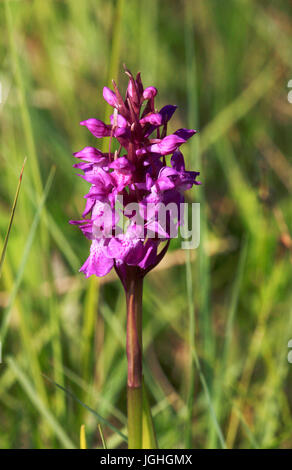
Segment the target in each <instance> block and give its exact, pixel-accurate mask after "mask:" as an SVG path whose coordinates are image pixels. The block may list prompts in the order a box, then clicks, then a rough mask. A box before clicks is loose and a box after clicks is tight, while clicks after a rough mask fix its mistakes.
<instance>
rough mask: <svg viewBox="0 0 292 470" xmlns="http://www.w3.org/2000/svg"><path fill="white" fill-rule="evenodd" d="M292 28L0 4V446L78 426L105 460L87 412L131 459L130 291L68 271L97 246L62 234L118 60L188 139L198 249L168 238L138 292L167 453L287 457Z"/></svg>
mask: <svg viewBox="0 0 292 470" xmlns="http://www.w3.org/2000/svg"><path fill="white" fill-rule="evenodd" d="M291 18H292V6H291V2H287V1H284V0H282V1H281V0H278V1H277V2H272V1H247V0H245V1H244V0H235V1H232V2H231V1H230V0H197V1H191V0H185V1H183V0H140V1H137V0H136V1H135V0H127V1H123V0H118V1H112V0H82V1H77V0H59V1H58V0H48V1H42V0H34V1H33V0H31V1H29V0H27V1H25V0H18V1H17V0H10V1H9V0H8V1H3V0H2V1H1V2H0V26H1V40H0V59H1V69H0V83H1V103H0V133H1V139H0V171H1V180H0V181H1V184H0V248H1V245H3V240H4V237H5V233H6V231H7V226H8V222H9V217H10V210H11V206H12V203H13V198H14V194H15V191H16V186H17V183H18V177H19V173H20V169H21V166H22V163H23V160H24V157H25V156H27V164H26V167H25V170H24V177H23V182H22V187H21V192H20V197H19V201H18V206H17V209H16V215H15V219H14V223H13V227H12V231H11V237H10V240H9V243H8V250H7V256H6V259H5V263H4V267H3V272H2V276H1V279H0V309H1V318H0V321H1V323H0V335H1V341H2V364H1V366H0V401H1V405H0V420H1V433H0V447H1V448H18V447H21V448H31V447H33V448H69V447H74V446H75V447H79V431H80V426H81V424H85V425H86V435H87V442H88V446H89V447H101V445H102V444H101V439H100V435H99V432H98V429H97V424H98V416H97V415H96V414H94V413H93V411H92V410H94V412H95V413H98V414H99V415H101V416H102V417H103V418H104V421H102V422H101V424H102V430H103V433H104V436H105V439H106V441H107V445H108V447H109V448H114V447H125V445H126V443H125V441H124V440H123V436H124V434H125V433H126V402H125V387H126V356H125V306H124V296H123V292H122V288H121V286H120V283H119V282H118V281H117V280H116V278H115V277H114V276H112V277H111V276H108V277H107V278H105V279H103V280H102V282H99V280H98V279H91V280H89V281H88V280H87V281H86V280H85V279H84V277H83V275H82V274H80V273H79V272H78V269H79V267H80V266H81V264H82V263H83V262H84V260H85V259H86V257H87V253H88V249H89V244H88V241H87V240H86V239H85V238H84V237H83V236H82V234H81V233H80V232H79V231H78V230H77V229H76V228H74V227H72V226H70V225H69V224H68V220H69V219H72V218H73V219H76V218H78V217H79V214H80V213H81V212H82V210H83V206H84V199H83V194H84V193H85V192H86V189H87V186H88V185H87V183H85V182H84V181H82V180H81V179H80V178H77V177H76V176H75V171H74V170H73V169H72V164H73V158H72V157H71V154H72V152H73V151H77V150H79V149H81V148H82V147H83V146H85V145H92V144H95V140H94V138H93V137H92V136H91V135H90V134H89V133H88V132H87V131H86V129H84V128H82V127H80V126H79V121H81V120H84V119H87V118H89V117H97V118H101V119H103V118H104V116H105V115H107V114H108V112H109V111H108V110H106V106H105V102H104V101H103V99H102V88H103V86H104V85H106V84H109V83H110V79H111V78H115V80H116V81H117V82H118V84H119V85H120V87H121V88H122V89H123V87H124V86H125V84H126V77H125V75H124V73H123V69H122V64H123V63H126V65H127V67H128V68H129V69H130V70H132V72H133V73H136V72H137V71H138V70H139V71H141V73H142V79H143V82H144V85H145V86H150V85H155V86H156V87H157V88H158V90H159V94H158V98H157V104H158V106H159V107H160V106H163V105H165V104H168V103H171V104H176V105H178V106H179V108H178V111H177V113H176V115H175V118H174V119H173V121H174V122H173V123H172V124H171V130H175V129H176V128H177V127H188V126H189V127H191V128H196V129H198V130H199V134H198V135H197V136H196V137H194V138H193V142H190V143H189V144H187V145H186V146H184V148H183V151H184V154H185V156H186V159H187V162H188V168H189V169H190V168H192V169H194V170H200V171H201V178H200V179H201V181H202V182H203V185H202V186H201V187H200V188H195V189H194V190H192V192H190V193H189V201H194V202H200V203H201V244H200V247H199V249H197V250H194V251H193V252H184V251H181V250H180V249H179V244H178V243H176V242H174V243H173V244H172V248H171V251H170V252H169V253H168V255H167V256H166V258H165V259H164V261H163V263H162V264H161V265H160V266H159V268H158V269H156V271H154V272H153V273H151V274H150V275H149V276H148V277H147V280H146V282H145V292H144V351H145V381H146V384H147V386H148V389H149V392H150V398H151V404H152V411H153V415H154V422H155V426H156V428H157V434H158V440H159V445H160V447H161V448H181V447H182V448H183V447H192V448H193V447H194V448H213V447H216V448H220V447H228V448H290V447H292V434H291V429H292V414H291V412H292V409H291V407H292V396H291V387H292V375H291V370H292V365H290V364H289V362H288V360H287V354H288V347H287V345H288V341H289V339H290V338H292V308H291V300H292V291H291V280H292V279H291V249H292V241H291V236H290V234H291V230H292V219H291V216H292V206H291V191H292V166H291V158H290V156H291V150H292V147H291V116H292V104H290V103H289V101H288V92H289V88H288V81H289V80H290V79H292V70H291V64H292V48H291V32H292V24H291ZM44 375H45V376H47V377H49V379H50V380H51V381H54V382H56V383H57V384H59V385H60V386H61V387H64V388H65V389H66V390H67V391H64V390H62V389H60V388H59V387H57V386H56V385H55V384H54V383H52V382H51V381H49V380H48V379H47V378H46V377H44ZM71 393H73V394H74V396H72V395H70V394H71ZM76 398H78V400H80V402H82V403H83V404H86V405H87V406H88V407H90V408H91V409H92V410H91V411H90V410H89V409H86V408H85V407H84V406H83V405H82V404H81V403H80V402H78V401H77V400H76ZM117 430H119V431H120V432H121V433H122V436H121V435H120V434H118V432H117Z"/></svg>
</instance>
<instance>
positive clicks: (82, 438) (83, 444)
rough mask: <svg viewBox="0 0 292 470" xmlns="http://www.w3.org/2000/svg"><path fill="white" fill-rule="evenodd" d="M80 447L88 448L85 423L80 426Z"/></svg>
mask: <svg viewBox="0 0 292 470" xmlns="http://www.w3.org/2000/svg"><path fill="white" fill-rule="evenodd" d="M80 449H87V445H86V434H85V424H82V425H81V427H80Z"/></svg>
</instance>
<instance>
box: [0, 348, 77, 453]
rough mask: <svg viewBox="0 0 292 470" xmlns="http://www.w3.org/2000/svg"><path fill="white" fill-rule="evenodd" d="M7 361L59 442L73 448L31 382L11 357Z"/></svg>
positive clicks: (67, 447)
mask: <svg viewBox="0 0 292 470" xmlns="http://www.w3.org/2000/svg"><path fill="white" fill-rule="evenodd" d="M7 363H8V365H9V367H10V368H11V370H12V371H13V372H14V374H15V376H16V378H17V380H18V381H19V383H20V385H21V386H22V388H23V389H24V391H25V392H26V394H27V395H28V397H29V398H30V400H31V402H32V403H33V405H34V406H35V407H36V409H37V410H38V412H39V413H40V414H41V415H42V416H43V417H44V418H45V419H46V421H47V422H48V424H49V426H50V427H51V429H52V430H53V432H54V433H55V435H56V436H57V437H58V439H59V440H60V442H61V443H62V445H63V446H64V447H66V449H74V448H75V446H74V444H73V442H72V441H71V439H70V438H69V437H68V436H67V434H66V433H65V431H64V430H63V428H62V427H61V426H60V424H59V423H58V421H57V420H56V419H55V417H54V415H53V414H52V413H51V412H50V410H49V409H48V408H47V407H46V406H45V405H44V403H43V402H42V400H41V399H40V397H39V396H38V395H37V393H36V391H35V390H34V388H33V386H32V384H31V383H30V381H29V380H28V378H27V377H26V375H25V374H24V372H23V371H22V369H21V368H20V367H19V366H18V364H17V363H16V362H15V361H14V359H12V357H9V358H8V359H7Z"/></svg>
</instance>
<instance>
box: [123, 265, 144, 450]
mask: <svg viewBox="0 0 292 470" xmlns="http://www.w3.org/2000/svg"><path fill="white" fill-rule="evenodd" d="M128 271H129V274H128V278H129V282H128V283H127V286H126V302H127V359H128V380H127V405H128V447H129V449H141V448H142V405H143V397H142V293H143V277H142V276H141V275H139V272H138V270H137V269H136V268H135V267H131V268H130V269H129V270H128Z"/></svg>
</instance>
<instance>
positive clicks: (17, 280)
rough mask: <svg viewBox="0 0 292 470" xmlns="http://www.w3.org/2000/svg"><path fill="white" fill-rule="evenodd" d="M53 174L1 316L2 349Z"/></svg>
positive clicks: (51, 173)
mask: <svg viewBox="0 0 292 470" xmlns="http://www.w3.org/2000/svg"><path fill="white" fill-rule="evenodd" d="M54 173H55V167H52V169H51V171H50V174H49V177H48V180H47V183H46V186H45V188H44V193H43V196H42V198H41V201H40V204H39V206H38V209H37V212H36V214H35V217H34V219H33V222H32V225H31V229H30V232H29V236H28V239H27V242H26V245H25V249H24V252H23V255H22V259H21V262H20V266H19V268H18V272H17V275H16V278H15V282H14V285H13V290H12V292H11V295H10V298H9V303H8V306H7V308H6V310H5V311H4V314H3V320H2V325H1V331H0V337H1V343H2V347H3V343H4V340H5V337H6V333H7V328H8V322H9V317H10V313H11V309H12V306H13V303H14V300H15V298H16V296H17V293H18V289H19V287H20V284H21V281H22V278H23V274H24V270H25V266H26V263H27V260H28V256H29V253H30V249H31V247H32V243H33V241H34V237H35V234H36V230H37V227H38V224H39V221H40V217H41V213H42V210H43V208H44V205H45V202H46V199H47V197H48V194H49V191H50V188H51V185H52V182H53V177H54Z"/></svg>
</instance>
